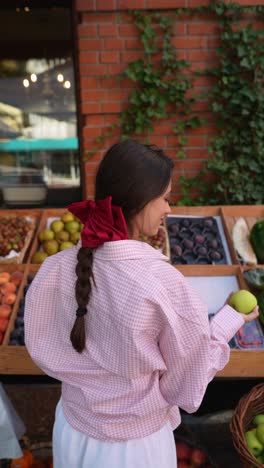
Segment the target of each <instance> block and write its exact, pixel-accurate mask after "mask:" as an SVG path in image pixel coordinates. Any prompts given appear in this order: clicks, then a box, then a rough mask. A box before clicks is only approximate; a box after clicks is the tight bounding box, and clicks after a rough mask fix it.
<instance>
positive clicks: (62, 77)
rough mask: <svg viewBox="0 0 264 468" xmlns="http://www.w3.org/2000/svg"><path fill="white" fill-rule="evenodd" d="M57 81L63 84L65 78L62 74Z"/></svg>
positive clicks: (59, 74)
mask: <svg viewBox="0 0 264 468" xmlns="http://www.w3.org/2000/svg"><path fill="white" fill-rule="evenodd" d="M57 80H58V81H59V83H62V82H63V81H64V76H63V74H62V73H58V75H57Z"/></svg>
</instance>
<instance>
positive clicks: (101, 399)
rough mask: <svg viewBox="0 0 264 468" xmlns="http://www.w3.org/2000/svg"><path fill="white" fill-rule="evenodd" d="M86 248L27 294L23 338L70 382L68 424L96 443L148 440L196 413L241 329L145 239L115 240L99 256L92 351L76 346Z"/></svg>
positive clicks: (235, 316)
mask: <svg viewBox="0 0 264 468" xmlns="http://www.w3.org/2000/svg"><path fill="white" fill-rule="evenodd" d="M78 248H79V245H78V246H76V247H73V248H71V249H69V250H65V251H63V252H60V253H58V254H56V255H53V256H51V257H49V258H48V259H46V260H45V262H44V263H43V265H42V266H41V268H40V270H39V272H38V273H37V275H36V277H35V279H34V280H33V282H32V284H31V286H30V288H29V290H28V293H27V295H26V310H25V340H26V346H27V348H28V351H29V353H30V355H31V357H32V359H33V360H34V361H35V362H36V364H37V365H38V366H39V367H40V368H41V369H43V370H44V372H45V373H47V374H48V375H50V376H52V377H54V378H56V379H58V380H60V381H62V405H63V410H64V414H65V417H66V419H67V420H68V422H69V423H70V424H71V425H72V426H73V427H74V428H75V429H77V430H78V431H80V432H83V433H85V434H87V435H88V436H91V437H93V438H95V439H100V440H106V441H111V442H114V441H122V440H129V439H134V438H139V437H144V436H147V435H149V434H151V433H153V432H155V431H157V430H159V429H160V428H161V427H162V426H163V425H164V424H165V423H166V422H168V421H169V422H170V423H171V427H172V429H174V428H176V427H177V426H178V425H179V424H180V413H179V408H182V409H184V410H185V411H187V412H194V411H196V410H197V409H198V407H199V406H200V404H201V401H202V399H203V396H204V394H205V391H206V387H207V385H208V383H209V382H210V381H211V380H212V379H213V377H214V376H215V374H216V372H217V371H218V370H220V369H222V368H223V367H224V366H225V365H226V364H227V362H228V360H229V353H230V348H229V345H228V341H229V340H230V339H231V337H232V336H233V335H234V334H235V333H236V332H237V331H238V329H239V328H240V327H241V326H242V325H243V323H244V319H243V317H242V316H241V314H239V313H237V312H235V311H234V310H233V309H232V308H231V307H229V306H228V305H226V306H224V307H223V309H221V310H220V311H219V312H218V313H217V314H216V316H215V317H214V318H213V319H212V320H211V321H210V323H209V320H208V312H207V306H206V305H205V304H203V303H202V302H201V300H200V298H199V296H198V294H197V293H196V292H195V290H194V289H192V288H191V286H190V285H189V284H188V282H187V281H186V280H185V278H184V277H183V276H182V274H181V273H180V272H179V271H177V269H176V268H174V267H173V266H172V265H170V264H169V263H168V262H166V261H165V260H166V259H167V257H165V256H164V255H162V254H161V253H160V252H159V251H157V250H155V249H154V248H152V247H150V246H149V245H148V244H146V243H144V242H139V241H134V240H124V241H117V242H108V243H105V244H104V245H103V246H101V247H99V248H98V249H97V250H96V251H94V263H93V272H94V276H95V282H96V287H93V289H92V294H91V298H90V302H89V305H88V313H87V315H86V316H85V326H86V348H85V350H84V351H83V352H82V353H81V354H79V353H77V352H76V351H75V350H74V349H73V347H72V344H71V342H70V332H71V329H72V326H73V324H74V321H75V312H76V308H77V303H76V299H75V291H74V288H75V280H76V274H75V266H76V255H77V251H78Z"/></svg>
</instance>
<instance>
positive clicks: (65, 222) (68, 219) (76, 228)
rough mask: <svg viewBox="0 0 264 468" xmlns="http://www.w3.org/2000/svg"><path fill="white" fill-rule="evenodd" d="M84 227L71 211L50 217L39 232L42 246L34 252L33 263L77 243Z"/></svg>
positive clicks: (37, 262) (38, 262)
mask: <svg viewBox="0 0 264 468" xmlns="http://www.w3.org/2000/svg"><path fill="white" fill-rule="evenodd" d="M82 227H83V225H82V223H81V222H80V221H79V220H78V219H77V218H76V217H75V216H74V215H73V214H72V213H70V212H69V211H65V212H64V213H63V214H62V215H61V217H59V218H57V217H55V218H48V219H47V225H46V226H45V228H44V229H41V230H40V232H39V233H38V241H39V243H40V248H39V250H37V252H35V253H34V254H33V256H32V258H31V263H36V264H40V263H42V262H43V261H44V260H45V258H47V257H49V256H50V255H54V254H56V253H58V252H60V251H62V250H65V249H69V248H70V247H73V246H74V245H76V244H77V242H78V241H79V239H80V231H81V230H82Z"/></svg>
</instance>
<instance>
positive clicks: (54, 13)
mask: <svg viewBox="0 0 264 468" xmlns="http://www.w3.org/2000/svg"><path fill="white" fill-rule="evenodd" d="M10 3H11V5H10ZM68 3H69V2H62V1H61V2H57V3H56V2H52V1H51V2H49V1H46V2H45V6H43V5H42V4H41V2H40V3H38V2H37V1H32V2H28V3H25V2H24V1H23V2H16V3H15V4H14V5H13V6H12V2H10V1H9V2H7V6H6V7H2V6H1V7H0V10H2V11H1V15H0V38H1V43H2V47H1V50H0V183H1V190H2V206H5V205H7V206H8V205H12V206H18V205H30V204H40V205H48V206H60V205H64V204H66V203H70V202H71V201H74V200H79V199H80V198H81V191H80V170H79V152H78V138H77V118H76V97H75V76H74V62H73V50H72V27H71V26H72V24H71V8H70V5H69V4H68ZM36 184H38V186H39V198H38V196H37V192H36V190H34V191H32V194H34V199H30V195H29V193H28V194H27V195H26V190H27V191H28V192H29V191H30V190H29V188H30V186H31V185H36ZM21 186H23V188H24V189H25V190H24V191H23V193H24V195H25V196H24V198H23V197H22V198H21V193H22V192H21V190H18V189H21ZM35 188H36V187H35ZM16 193H17V194H19V196H16Z"/></svg>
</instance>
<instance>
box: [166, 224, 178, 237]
mask: <svg viewBox="0 0 264 468" xmlns="http://www.w3.org/2000/svg"><path fill="white" fill-rule="evenodd" d="M168 230H169V231H170V232H171V233H172V234H174V235H175V236H177V234H178V232H179V226H178V224H170V225H169V227H168Z"/></svg>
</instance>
